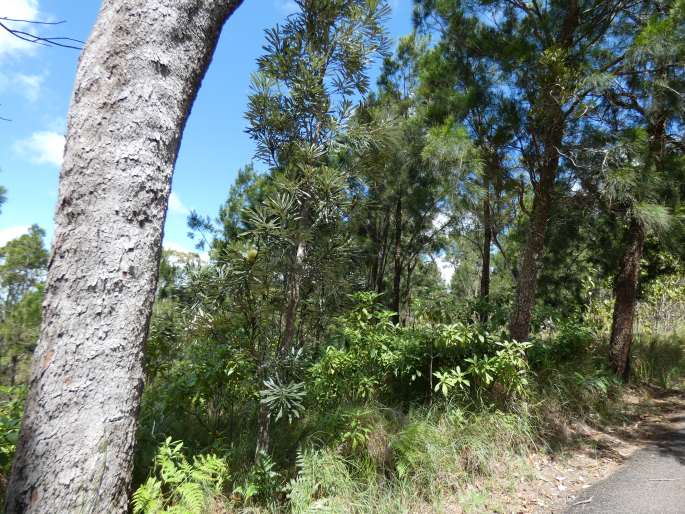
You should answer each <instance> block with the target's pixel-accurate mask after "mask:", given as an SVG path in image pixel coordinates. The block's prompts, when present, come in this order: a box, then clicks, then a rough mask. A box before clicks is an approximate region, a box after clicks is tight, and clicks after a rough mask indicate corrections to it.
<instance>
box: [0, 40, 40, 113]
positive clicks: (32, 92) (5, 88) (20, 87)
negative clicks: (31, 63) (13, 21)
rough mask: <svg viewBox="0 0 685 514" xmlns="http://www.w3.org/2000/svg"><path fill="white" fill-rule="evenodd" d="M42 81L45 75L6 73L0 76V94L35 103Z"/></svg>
mask: <svg viewBox="0 0 685 514" xmlns="http://www.w3.org/2000/svg"><path fill="white" fill-rule="evenodd" d="M0 30H1V29H0ZM44 81H45V75H27V74H24V73H7V74H5V75H2V76H0V93H11V94H15V95H18V96H23V97H24V98H26V99H27V100H28V101H29V102H35V101H37V100H38V99H39V98H40V93H41V89H42V86H43V82H44Z"/></svg>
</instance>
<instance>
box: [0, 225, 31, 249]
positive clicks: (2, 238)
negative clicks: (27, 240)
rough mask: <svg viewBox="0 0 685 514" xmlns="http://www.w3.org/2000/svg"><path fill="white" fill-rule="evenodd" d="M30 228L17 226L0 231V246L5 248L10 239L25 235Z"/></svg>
mask: <svg viewBox="0 0 685 514" xmlns="http://www.w3.org/2000/svg"><path fill="white" fill-rule="evenodd" d="M30 228H31V227H30V226H28V225H19V226H16V227H7V228H3V229H0V246H5V245H6V244H7V243H8V242H9V241H11V240H12V239H16V238H17V237H19V236H21V235H23V234H26V233H27V232H28V231H29V229H30Z"/></svg>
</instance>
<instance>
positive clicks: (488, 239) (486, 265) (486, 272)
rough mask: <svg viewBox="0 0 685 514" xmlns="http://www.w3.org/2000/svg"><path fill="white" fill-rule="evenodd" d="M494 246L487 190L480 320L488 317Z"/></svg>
mask: <svg viewBox="0 0 685 514" xmlns="http://www.w3.org/2000/svg"><path fill="white" fill-rule="evenodd" d="M491 246H492V216H491V213H490V193H489V191H486V193H485V198H483V249H482V253H483V258H482V260H481V262H482V264H481V270H480V296H479V297H480V301H481V310H480V320H481V321H482V322H483V323H485V322H486V321H487V319H488V313H487V302H488V298H489V297H490V247H491Z"/></svg>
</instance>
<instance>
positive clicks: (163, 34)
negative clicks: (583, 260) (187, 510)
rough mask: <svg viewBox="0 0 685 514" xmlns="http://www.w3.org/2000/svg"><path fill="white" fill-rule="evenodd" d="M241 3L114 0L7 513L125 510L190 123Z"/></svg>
mask: <svg viewBox="0 0 685 514" xmlns="http://www.w3.org/2000/svg"><path fill="white" fill-rule="evenodd" d="M239 4H240V0H232V1H226V0H149V1H147V2H140V1H138V0H105V1H104V2H103V4H102V7H101V10H100V13H99V15H98V19H97V21H96V23H95V27H94V29H93V33H92V34H91V36H90V38H89V39H88V43H87V44H86V46H85V49H84V51H83V54H82V55H81V61H80V64H79V68H78V73H77V76H76V84H75V89H74V94H73V97H72V100H71V107H70V110H69V120H68V130H67V138H66V149H65V154H64V163H63V165H62V170H61V173H60V187H59V198H58V203H57V212H56V216H55V235H54V238H53V249H52V256H51V259H50V263H49V270H48V279H47V284H46V289H45V300H44V303H43V322H42V326H41V333H40V338H39V342H38V346H37V348H36V351H35V354H34V358H33V369H32V375H31V379H30V386H29V393H28V397H27V400H26V409H25V413H24V419H23V424H22V429H21V435H20V438H19V442H18V444H17V452H16V456H15V459H14V464H13V468H12V475H11V478H10V481H9V486H8V494H7V503H6V512H8V513H11V514H15V513H45V514H54V513H105V512H106V513H125V512H127V510H128V490H129V485H130V480H131V467H132V461H133V447H134V442H135V433H136V424H137V415H138V408H139V404H140V394H141V391H142V386H143V369H142V365H143V343H144V340H145V337H146V334H147V328H148V321H149V318H150V313H151V309H152V302H153V300H154V294H155V288H156V282H157V271H158V268H159V257H160V252H161V246H162V230H163V226H164V219H165V216H166V208H167V203H168V197H169V191H170V187H171V175H172V171H173V167H174V162H175V160H176V154H177V152H178V146H179V142H180V139H181V133H182V131H183V127H184V124H185V120H186V117H187V115H188V113H189V111H190V106H191V104H192V102H193V100H194V98H195V95H196V93H197V90H198V88H199V86H200V81H201V79H202V77H203V75H204V73H205V70H206V69H207V66H208V65H209V61H210V59H211V56H212V53H213V51H214V48H215V46H216V42H217V40H218V37H219V33H220V31H221V27H222V25H223V23H224V21H225V20H226V19H227V17H228V16H229V15H230V14H231V13H232V12H233V10H234V9H235V8H236V7H237V6H238V5H239Z"/></svg>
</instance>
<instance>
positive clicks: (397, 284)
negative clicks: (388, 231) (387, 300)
mask: <svg viewBox="0 0 685 514" xmlns="http://www.w3.org/2000/svg"><path fill="white" fill-rule="evenodd" d="M401 286H402V195H399V196H398V197H397V203H396V204H395V269H394V276H393V284H392V304H391V305H390V310H391V311H393V312H394V313H395V315H394V316H393V321H394V322H395V323H399V322H400V319H401V316H400V310H401V302H402V288H401Z"/></svg>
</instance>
